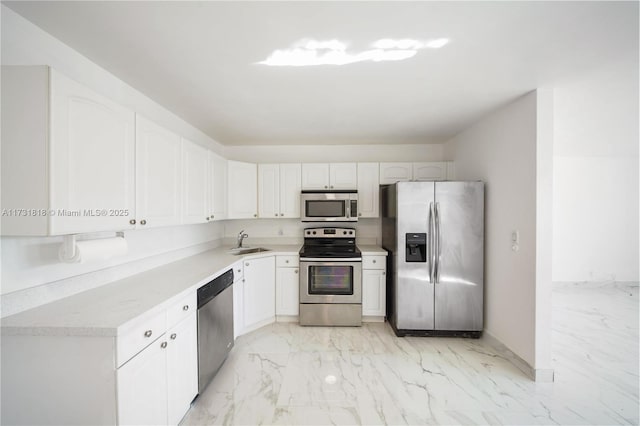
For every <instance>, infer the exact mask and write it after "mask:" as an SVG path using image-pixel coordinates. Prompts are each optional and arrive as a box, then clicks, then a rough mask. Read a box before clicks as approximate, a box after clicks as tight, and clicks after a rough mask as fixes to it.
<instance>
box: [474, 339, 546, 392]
mask: <svg viewBox="0 0 640 426" xmlns="http://www.w3.org/2000/svg"><path fill="white" fill-rule="evenodd" d="M482 341H483V342H485V343H487V344H488V345H489V346H491V347H492V348H493V349H494V350H495V351H496V352H498V354H500V355H502V356H503V357H504V358H505V359H507V360H508V361H509V362H511V363H512V364H513V365H514V366H515V367H516V368H517V369H518V370H520V371H522V372H523V373H524V374H525V375H526V376H527V377H528V378H529V379H531V380H533V381H534V382H537V383H552V382H553V380H554V371H553V369H552V368H537V369H536V368H533V367H532V366H530V365H529V363H528V362H526V361H525V360H524V359H522V358H520V356H519V355H518V354H516V353H514V352H513V351H512V350H511V349H509V348H508V347H507V346H506V345H505V344H504V343H502V342H501V341H500V340H498V339H497V338H496V337H495V336H494V335H492V334H491V333H489V332H488V331H486V330H484V331H483V332H482Z"/></svg>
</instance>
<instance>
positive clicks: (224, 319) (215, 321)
mask: <svg viewBox="0 0 640 426" xmlns="http://www.w3.org/2000/svg"><path fill="white" fill-rule="evenodd" d="M232 347H233V269H229V270H228V271H227V272H225V273H224V274H222V275H220V276H218V277H217V278H215V279H213V280H212V281H210V282H209V283H207V284H205V285H203V286H202V287H200V288H199V289H198V393H202V391H203V390H204V389H205V388H206V387H207V385H208V384H209V382H210V381H211V379H213V377H214V376H215V375H216V373H217V372H218V369H219V368H220V366H221V365H222V363H223V362H224V360H225V359H226V358H227V355H228V354H229V351H230V350H231V348H232Z"/></svg>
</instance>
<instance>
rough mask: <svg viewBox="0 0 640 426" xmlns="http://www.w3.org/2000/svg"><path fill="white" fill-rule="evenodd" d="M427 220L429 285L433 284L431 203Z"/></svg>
mask: <svg viewBox="0 0 640 426" xmlns="http://www.w3.org/2000/svg"><path fill="white" fill-rule="evenodd" d="M428 217H429V219H428V222H427V230H428V232H427V259H428V262H429V284H433V247H432V246H431V244H433V202H431V203H429V215H428Z"/></svg>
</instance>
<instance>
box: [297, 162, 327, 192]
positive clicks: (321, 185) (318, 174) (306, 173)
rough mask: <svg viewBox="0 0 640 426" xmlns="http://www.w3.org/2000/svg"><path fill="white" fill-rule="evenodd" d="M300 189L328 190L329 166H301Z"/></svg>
mask: <svg viewBox="0 0 640 426" xmlns="http://www.w3.org/2000/svg"><path fill="white" fill-rule="evenodd" d="M302 189H329V164H327V163H307V164H303V165H302Z"/></svg>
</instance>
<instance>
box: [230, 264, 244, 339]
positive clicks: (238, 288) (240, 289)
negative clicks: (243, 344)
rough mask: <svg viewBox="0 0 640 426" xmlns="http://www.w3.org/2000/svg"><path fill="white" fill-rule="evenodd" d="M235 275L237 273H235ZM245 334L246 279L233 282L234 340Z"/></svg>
mask: <svg viewBox="0 0 640 426" xmlns="http://www.w3.org/2000/svg"><path fill="white" fill-rule="evenodd" d="M234 273H235V271H234ZM243 334H244V278H239V279H238V280H237V281H234V282H233V338H234V339H237V338H238V337H239V336H242V335H243Z"/></svg>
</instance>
